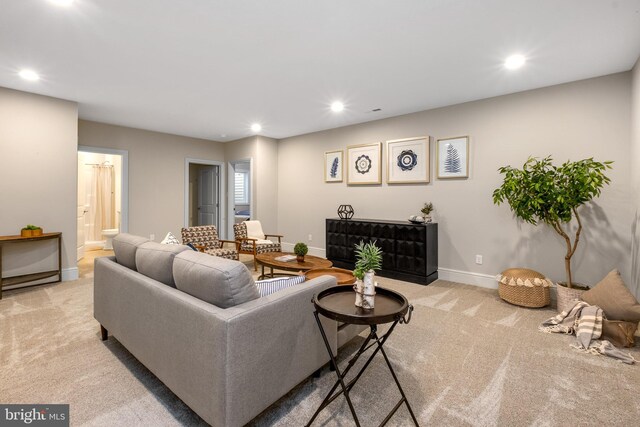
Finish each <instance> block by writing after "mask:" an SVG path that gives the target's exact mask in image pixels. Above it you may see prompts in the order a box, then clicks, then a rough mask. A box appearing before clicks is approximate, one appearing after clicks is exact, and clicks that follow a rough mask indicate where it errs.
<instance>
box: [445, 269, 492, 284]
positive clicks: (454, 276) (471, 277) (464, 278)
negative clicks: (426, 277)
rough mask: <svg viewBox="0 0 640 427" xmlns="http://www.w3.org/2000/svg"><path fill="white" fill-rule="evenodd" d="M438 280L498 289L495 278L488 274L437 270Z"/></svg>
mask: <svg viewBox="0 0 640 427" xmlns="http://www.w3.org/2000/svg"><path fill="white" fill-rule="evenodd" d="M438 279H441V280H448V281H450V282H458V283H464V284H466V285H474V286H479V287H481V288H489V289H498V282H497V281H496V276H492V275H490V274H482V273H474V272H471V271H460V270H453V269H451V268H442V267H439V268H438Z"/></svg>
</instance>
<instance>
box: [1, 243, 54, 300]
mask: <svg viewBox="0 0 640 427" xmlns="http://www.w3.org/2000/svg"><path fill="white" fill-rule="evenodd" d="M51 239H58V269H57V270H51V271H41V272H39V273H30V274H22V275H20V276H12V277H4V276H3V275H2V247H3V246H4V245H5V244H10V243H21V242H39V241H42V240H51ZM53 276H58V279H57V280H55V281H53V282H47V283H39V284H41V285H45V284H48V283H57V282H60V281H62V233H60V232H56V233H43V234H42V236H37V237H22V236H0V299H2V288H3V287H5V286H12V285H18V284H20V283H27V282H32V281H34V280H41V279H46V278H48V277H53Z"/></svg>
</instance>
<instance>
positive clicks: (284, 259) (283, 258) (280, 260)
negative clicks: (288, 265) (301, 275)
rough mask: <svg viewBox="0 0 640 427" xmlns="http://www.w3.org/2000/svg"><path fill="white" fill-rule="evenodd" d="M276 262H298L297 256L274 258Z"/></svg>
mask: <svg viewBox="0 0 640 427" xmlns="http://www.w3.org/2000/svg"><path fill="white" fill-rule="evenodd" d="M274 259H275V260H276V261H279V262H290V261H295V260H296V256H295V255H282V256H279V257H276V258H274Z"/></svg>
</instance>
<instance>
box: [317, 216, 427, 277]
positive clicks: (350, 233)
mask: <svg viewBox="0 0 640 427" xmlns="http://www.w3.org/2000/svg"><path fill="white" fill-rule="evenodd" d="M326 230H327V235H326V245H327V258H328V259H329V260H331V261H332V262H333V265H334V266H336V267H341V268H348V269H353V268H354V264H355V255H354V246H355V245H356V244H357V243H359V242H360V241H361V240H363V241H364V242H365V243H367V242H369V241H376V244H377V245H378V246H379V247H380V248H382V252H383V257H382V270H380V271H379V272H378V273H377V274H379V275H380V276H383V277H390V278H392V279H398V280H405V281H408V282H413V283H419V284H421V285H428V284H429V283H431V282H433V281H434V280H436V279H437V278H438V224H435V223H430V224H411V223H410V222H407V221H383V220H376V219H355V218H354V219H349V220H344V219H337V218H335V219H334V218H331V219H327V220H326Z"/></svg>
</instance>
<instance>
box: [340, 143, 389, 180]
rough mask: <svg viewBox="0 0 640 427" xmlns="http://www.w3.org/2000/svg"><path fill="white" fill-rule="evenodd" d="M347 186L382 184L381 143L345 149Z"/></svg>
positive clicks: (352, 146) (351, 146)
mask: <svg viewBox="0 0 640 427" xmlns="http://www.w3.org/2000/svg"><path fill="white" fill-rule="evenodd" d="M347 184H349V185H367V184H382V143H380V142H376V143H375V144H363V145H350V146H349V147H347Z"/></svg>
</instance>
